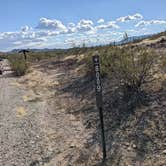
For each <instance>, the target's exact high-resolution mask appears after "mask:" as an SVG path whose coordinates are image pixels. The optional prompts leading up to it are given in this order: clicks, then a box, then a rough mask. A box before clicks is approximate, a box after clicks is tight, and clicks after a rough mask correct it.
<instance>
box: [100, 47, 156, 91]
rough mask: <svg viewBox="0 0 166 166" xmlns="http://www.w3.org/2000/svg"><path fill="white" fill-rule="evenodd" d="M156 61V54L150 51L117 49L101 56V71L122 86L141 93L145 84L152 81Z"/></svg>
mask: <svg viewBox="0 0 166 166" xmlns="http://www.w3.org/2000/svg"><path fill="white" fill-rule="evenodd" d="M154 60H155V54H154V53H153V51H152V50H150V49H147V48H141V47H123V48H118V47H117V48H114V49H113V48H112V50H110V51H109V52H108V53H107V54H105V55H103V56H101V63H102V64H101V66H102V68H101V69H102V72H104V73H107V75H108V76H110V77H114V78H115V79H116V80H117V83H118V84H119V85H120V86H123V87H125V88H127V89H129V90H130V91H139V90H141V87H142V85H143V84H144V83H147V82H149V81H151V78H152V67H153V62H154Z"/></svg>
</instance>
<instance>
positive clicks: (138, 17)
mask: <svg viewBox="0 0 166 166" xmlns="http://www.w3.org/2000/svg"><path fill="white" fill-rule="evenodd" d="M141 19H143V16H142V15H141V14H139V13H136V14H134V15H128V16H124V17H120V18H117V20H116V21H118V22H127V21H131V20H141Z"/></svg>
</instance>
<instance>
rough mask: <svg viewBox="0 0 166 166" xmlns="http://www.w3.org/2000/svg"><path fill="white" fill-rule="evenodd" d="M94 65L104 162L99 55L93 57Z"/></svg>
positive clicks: (104, 147)
mask: <svg viewBox="0 0 166 166" xmlns="http://www.w3.org/2000/svg"><path fill="white" fill-rule="evenodd" d="M93 64H94V71H95V89H96V105H97V108H98V109H99V116H100V123H101V138H102V146H103V161H105V159H106V144H105V134H104V121H103V99H102V86H101V79H100V61H99V55H95V56H93Z"/></svg>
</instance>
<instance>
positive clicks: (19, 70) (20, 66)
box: [8, 55, 28, 76]
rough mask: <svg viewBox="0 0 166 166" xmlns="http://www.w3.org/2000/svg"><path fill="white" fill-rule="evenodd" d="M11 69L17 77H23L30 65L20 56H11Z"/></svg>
mask: <svg viewBox="0 0 166 166" xmlns="http://www.w3.org/2000/svg"><path fill="white" fill-rule="evenodd" d="M8 60H9V62H10V65H11V68H12V70H13V71H14V74H15V75H16V76H22V75H24V74H25V73H26V71H27V69H28V64H27V62H26V61H25V60H24V58H23V57H22V56H20V55H10V56H9V58H8Z"/></svg>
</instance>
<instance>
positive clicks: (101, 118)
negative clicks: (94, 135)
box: [99, 107, 107, 161]
mask: <svg viewBox="0 0 166 166" xmlns="http://www.w3.org/2000/svg"><path fill="white" fill-rule="evenodd" d="M99 115H100V125H101V137H102V138H101V139H102V146H103V161H105V159H106V157H107V156H106V155H107V154H106V143H105V134H104V121H103V108H102V107H100V108H99Z"/></svg>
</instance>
